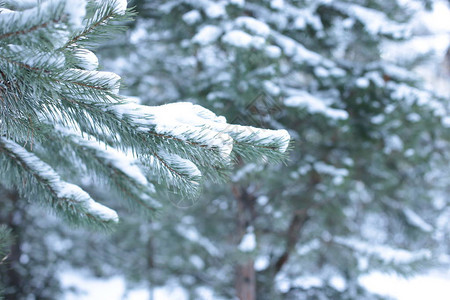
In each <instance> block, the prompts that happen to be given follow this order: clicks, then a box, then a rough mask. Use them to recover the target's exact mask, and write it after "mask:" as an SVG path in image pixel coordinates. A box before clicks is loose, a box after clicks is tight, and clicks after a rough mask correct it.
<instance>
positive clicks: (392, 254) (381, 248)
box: [334, 237, 431, 264]
mask: <svg viewBox="0 0 450 300" xmlns="http://www.w3.org/2000/svg"><path fill="white" fill-rule="evenodd" d="M334 241H335V242H337V243H338V244H341V245H344V246H347V247H349V248H351V249H353V250H355V251H357V252H359V253H360V254H363V255H368V256H375V257H376V258H379V259H381V260H383V261H385V262H386V263H393V264H408V263H412V262H414V261H418V260H423V259H429V258H430V257H431V252H430V251H429V250H427V249H423V250H420V251H416V252H411V251H407V250H404V249H395V248H392V247H389V246H387V245H380V244H374V243H368V242H365V241H361V240H356V239H348V238H342V237H334Z"/></svg>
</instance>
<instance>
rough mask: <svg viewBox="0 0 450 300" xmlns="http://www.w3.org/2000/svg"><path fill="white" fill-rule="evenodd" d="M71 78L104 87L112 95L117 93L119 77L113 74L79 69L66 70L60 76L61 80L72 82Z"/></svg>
mask: <svg viewBox="0 0 450 300" xmlns="http://www.w3.org/2000/svg"><path fill="white" fill-rule="evenodd" d="M73 77H78V80H80V81H83V80H89V81H90V82H93V84H94V85H95V84H97V83H98V84H99V85H106V87H107V88H109V89H111V92H113V93H114V94H118V93H119V88H120V80H121V78H120V76H119V75H117V74H116V73H113V72H106V71H88V70H81V69H67V70H66V71H65V72H64V73H62V74H61V78H64V79H65V80H68V81H69V82H73Z"/></svg>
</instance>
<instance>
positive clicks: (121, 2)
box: [114, 0, 128, 15]
mask: <svg viewBox="0 0 450 300" xmlns="http://www.w3.org/2000/svg"><path fill="white" fill-rule="evenodd" d="M127 5H128V3H127V0H115V3H114V12H115V13H116V14H119V15H124V14H125V12H126V10H127Z"/></svg>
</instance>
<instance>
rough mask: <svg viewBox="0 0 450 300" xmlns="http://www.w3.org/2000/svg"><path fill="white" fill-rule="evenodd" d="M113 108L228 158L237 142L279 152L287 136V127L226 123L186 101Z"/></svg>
mask: <svg viewBox="0 0 450 300" xmlns="http://www.w3.org/2000/svg"><path fill="white" fill-rule="evenodd" d="M113 108H114V109H115V110H116V112H118V113H119V114H120V115H121V116H124V115H125V116H128V117H130V118H131V119H132V120H133V122H135V123H136V124H138V125H139V126H140V127H139V128H140V129H142V130H147V129H148V127H149V126H151V127H153V128H154V130H155V131H156V133H158V134H161V135H168V136H172V137H175V138H178V139H181V140H184V141H187V142H188V141H194V142H196V143H199V146H203V147H207V148H214V149H218V150H219V151H220V154H221V155H222V157H224V158H226V157H229V155H230V154H231V151H232V150H233V145H238V144H247V145H251V146H253V147H255V148H266V149H267V150H270V151H275V152H278V153H280V154H282V153H284V152H285V151H286V149H287V147H288V144H289V139H290V137H289V134H288V133H287V131H286V130H266V129H259V128H255V127H251V126H241V125H233V124H228V123H227V122H226V119H225V117H223V116H217V115H215V114H214V113H213V112H211V111H209V110H208V109H206V108H203V107H201V106H199V105H194V104H192V103H189V102H178V103H171V104H166V105H162V106H157V107H150V106H142V105H138V104H134V103H126V104H121V105H115V106H113Z"/></svg>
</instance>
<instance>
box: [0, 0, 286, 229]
mask: <svg viewBox="0 0 450 300" xmlns="http://www.w3.org/2000/svg"><path fill="white" fill-rule="evenodd" d="M31 2H32V1H31ZM31 2H30V1H27V5H20V3H16V2H15V3H12V2H11V1H7V2H6V4H5V6H4V7H2V11H1V13H0V23H1V24H4V25H5V26H3V27H2V31H1V32H0V45H2V47H1V48H0V75H1V79H0V97H1V100H2V101H1V102H0V135H1V139H2V140H1V146H0V162H1V166H2V180H1V183H2V184H4V185H6V187H8V188H10V187H14V188H16V189H18V190H19V191H20V193H21V195H22V196H24V197H29V196H31V195H35V196H36V198H38V199H42V200H45V201H43V202H46V203H49V204H51V205H52V206H54V207H55V208H56V209H58V210H59V211H61V212H62V213H63V215H65V216H66V217H67V218H68V219H70V220H73V221H80V222H79V223H88V224H91V223H92V224H103V225H105V224H106V225H109V224H110V223H116V222H117V220H118V218H117V215H116V214H115V212H113V211H111V210H109V209H108V208H106V207H103V206H101V205H100V204H98V203H96V202H94V201H93V200H92V199H91V198H90V197H89V195H88V194H87V193H86V192H84V191H83V190H82V189H81V188H80V187H78V186H76V185H74V184H71V183H67V182H66V181H64V180H63V179H61V178H68V177H69V176H73V175H76V177H74V178H73V181H74V182H80V181H81V180H80V179H81V178H83V177H85V176H86V174H88V175H89V177H90V178H93V179H95V180H97V181H98V182H100V183H105V184H106V185H107V186H110V187H111V188H112V189H113V190H115V191H116V192H118V194H119V195H120V196H122V197H123V198H126V199H128V204H129V205H130V206H131V207H133V208H137V210H140V211H149V212H154V211H155V210H156V209H157V208H158V207H160V206H161V203H160V202H158V201H156V200H155V199H156V198H157V197H158V195H161V194H164V191H165V190H169V191H170V192H172V193H175V194H178V197H190V198H193V197H195V196H196V195H197V194H198V191H199V188H200V186H201V181H202V178H207V179H213V180H217V179H221V178H224V177H225V176H226V174H227V170H228V169H229V167H230V165H231V163H232V161H233V157H234V154H232V151H233V150H234V151H233V153H236V154H238V155H240V156H242V157H244V158H245V157H247V158H249V159H261V158H262V159H263V160H265V161H267V160H273V159H278V160H279V159H281V158H282V157H283V154H284V152H285V151H286V149H287V147H288V143H289V134H288V133H287V131H285V130H276V131H275V130H263V129H258V128H253V127H246V126H239V125H231V124H228V123H227V122H226V120H225V118H224V117H219V116H216V115H215V114H214V113H212V112H211V111H209V110H207V109H205V108H203V107H200V106H198V105H192V104H190V103H173V104H168V105H163V106H158V107H148V106H143V105H138V104H135V103H133V102H132V101H129V100H128V99H125V98H123V97H121V96H119V94H118V90H119V87H120V77H119V76H118V75H117V74H115V73H111V72H105V71H98V70H97V68H98V59H97V57H96V56H95V54H94V53H93V52H92V51H90V50H88V49H86V48H85V46H89V43H90V42H93V41H94V40H95V39H96V38H98V37H102V36H104V35H105V34H107V33H109V31H110V26H109V23H108V22H109V21H111V20H120V19H123V18H126V17H127V16H128V14H127V11H126V1H125V0H120V1H119V0H102V1H72V0H48V1H36V2H35V3H34V4H33V3H31ZM30 3H31V4H30ZM22 4H24V3H22ZM10 9H15V10H14V11H13V10H10ZM73 166H77V167H73ZM56 170H57V171H58V172H59V174H57V173H56V172H57V171H56ZM142 208H144V209H142Z"/></svg>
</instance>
